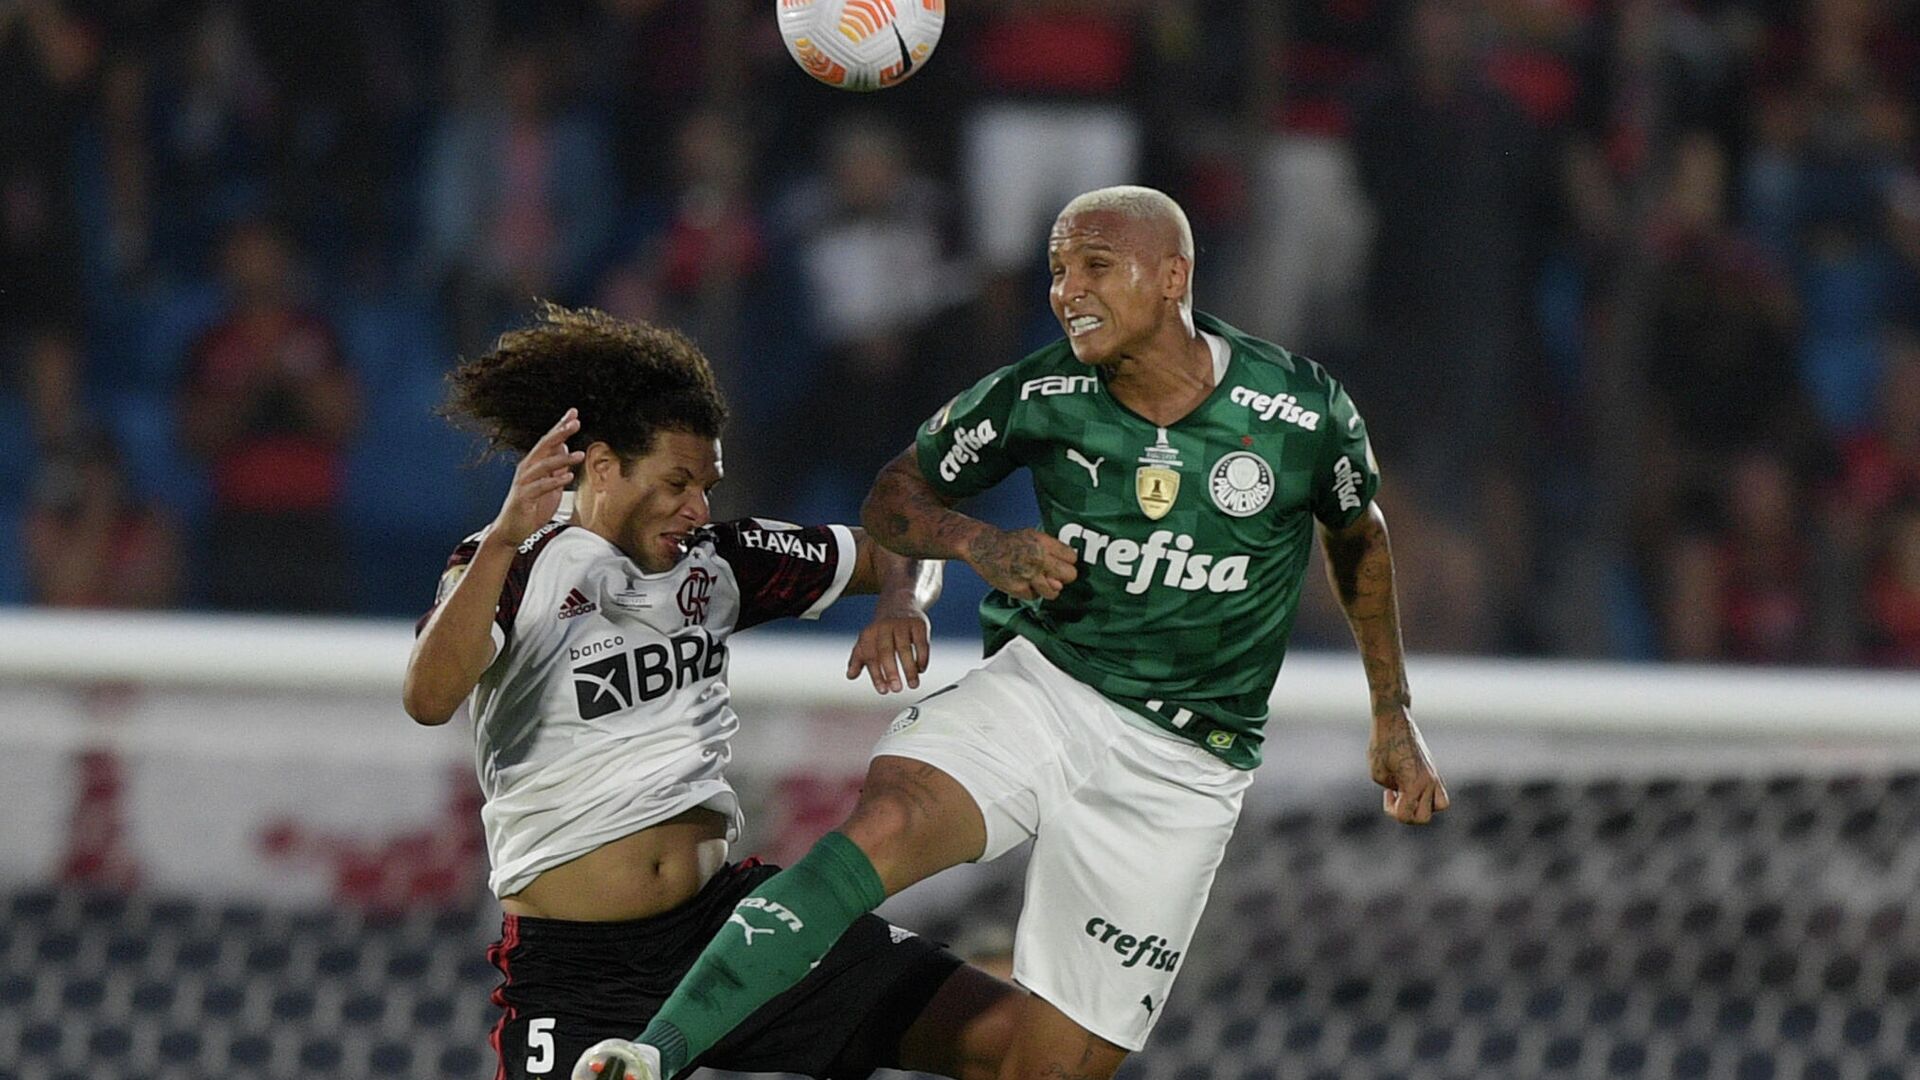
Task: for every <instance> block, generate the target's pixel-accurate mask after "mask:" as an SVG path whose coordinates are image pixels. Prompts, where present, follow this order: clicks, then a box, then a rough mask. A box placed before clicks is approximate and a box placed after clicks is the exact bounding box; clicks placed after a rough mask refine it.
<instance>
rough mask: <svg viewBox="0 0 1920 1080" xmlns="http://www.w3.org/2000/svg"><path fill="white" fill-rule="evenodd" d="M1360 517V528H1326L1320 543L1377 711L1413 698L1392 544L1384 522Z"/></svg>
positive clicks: (1379, 711) (1398, 706)
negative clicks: (1345, 532)
mask: <svg viewBox="0 0 1920 1080" xmlns="http://www.w3.org/2000/svg"><path fill="white" fill-rule="evenodd" d="M1362 522H1363V523H1364V526H1363V528H1361V529H1360V530H1359V531H1358V532H1357V533H1355V534H1352V535H1345V536H1337V535H1334V534H1331V533H1329V534H1327V536H1326V539H1325V543H1324V545H1323V548H1324V551H1325V552H1326V556H1327V576H1328V577H1329V578H1330V579H1331V581H1332V584H1333V590H1334V593H1335V595H1337V596H1338V597H1339V598H1340V606H1341V607H1343V608H1345V609H1346V612H1347V624H1348V625H1349V626H1350V627H1352V629H1353V640H1354V643H1355V644H1356V645H1358V646H1359V647H1360V659H1361V662H1362V664H1364V665H1365V668H1366V672H1367V687H1368V689H1369V690H1371V691H1372V696H1373V711H1374V712H1375V713H1376V714H1378V713H1381V712H1386V711H1388V710H1391V709H1394V708H1405V707H1406V706H1408V705H1410V704H1412V694H1411V692H1410V691H1409V689H1408V687H1407V666H1406V656H1405V650H1404V649H1403V648H1402V646H1401V641H1400V612H1399V605H1398V603H1397V601H1396V599H1395V597H1394V590H1393V548H1392V546H1391V544H1390V543H1389V542H1388V539H1387V531H1386V527H1385V526H1384V525H1382V524H1381V523H1380V522H1379V521H1378V520H1377V519H1372V518H1363V519H1362Z"/></svg>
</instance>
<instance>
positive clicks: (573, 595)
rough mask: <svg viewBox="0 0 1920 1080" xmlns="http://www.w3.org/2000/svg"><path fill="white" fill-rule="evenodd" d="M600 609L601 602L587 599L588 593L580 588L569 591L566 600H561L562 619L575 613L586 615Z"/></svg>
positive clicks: (571, 616)
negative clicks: (597, 602)
mask: <svg viewBox="0 0 1920 1080" xmlns="http://www.w3.org/2000/svg"><path fill="white" fill-rule="evenodd" d="M599 610H600V605H599V604H596V603H594V602H593V601H591V600H589V599H587V594H585V593H583V592H581V591H580V590H579V589H574V590H572V591H571V592H569V593H567V598H566V600H564V601H562V602H561V604H560V617H561V618H562V619H571V618H573V617H574V616H575V615H586V614H589V613H591V612H595V611H599Z"/></svg>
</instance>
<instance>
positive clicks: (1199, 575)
mask: <svg viewBox="0 0 1920 1080" xmlns="http://www.w3.org/2000/svg"><path fill="white" fill-rule="evenodd" d="M1060 542H1061V543H1063V544H1070V545H1071V544H1076V543H1077V544H1078V546H1079V548H1080V555H1081V558H1083V559H1085V560H1086V562H1087V565H1089V566H1099V567H1104V568H1105V569H1106V570H1107V572H1108V573H1111V574H1115V575H1117V576H1119V577H1123V578H1127V579H1129V580H1128V581H1127V591H1128V592H1130V593H1132V594H1134V595H1135V596H1138V595H1140V594H1141V593H1143V592H1146V591H1147V590H1148V589H1149V588H1151V587H1152V586H1153V584H1154V580H1153V579H1154V575H1155V574H1157V573H1159V571H1160V568H1161V566H1162V565H1165V567H1166V574H1165V575H1164V576H1163V577H1162V578H1161V579H1160V584H1162V585H1165V586H1168V587H1169V588H1174V589H1179V590H1181V591H1182V592H1210V593H1230V592H1241V591H1244V590H1245V589H1246V587H1247V566H1248V564H1249V563H1250V562H1251V560H1250V559H1249V558H1248V557H1247V556H1245V555H1228V556H1225V557H1224V558H1217V557H1215V556H1213V555H1208V554H1206V553H1204V552H1195V551H1194V550H1193V537H1191V536H1188V535H1187V534H1186V533H1173V532H1169V531H1167V530H1166V529H1155V530H1154V531H1153V533H1152V535H1150V536H1148V537H1147V542H1146V543H1144V544H1142V543H1139V542H1137V541H1133V540H1129V539H1127V538H1126V537H1124V536H1108V535H1107V534H1106V533H1103V532H1095V531H1094V530H1092V529H1089V528H1087V527H1086V526H1085V525H1081V524H1079V523H1078V522H1071V521H1070V522H1068V523H1067V524H1065V525H1062V526H1061V527H1060Z"/></svg>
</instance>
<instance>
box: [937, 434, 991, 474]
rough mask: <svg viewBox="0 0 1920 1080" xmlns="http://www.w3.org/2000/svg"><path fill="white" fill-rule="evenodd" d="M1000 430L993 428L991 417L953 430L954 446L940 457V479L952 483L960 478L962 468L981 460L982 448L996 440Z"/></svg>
mask: <svg viewBox="0 0 1920 1080" xmlns="http://www.w3.org/2000/svg"><path fill="white" fill-rule="evenodd" d="M998 434H999V432H997V431H995V430H993V419H992V418H991V417H989V418H987V419H985V420H982V421H980V422H979V423H977V424H975V425H973V426H972V427H970V428H969V427H962V428H955V429H954V430H953V447H952V449H950V450H948V451H947V453H946V456H945V457H942V458H941V459H940V479H942V480H945V481H946V482H947V483H949V484H951V483H953V482H954V481H955V480H958V479H960V470H961V469H963V468H965V467H967V466H968V465H971V464H973V463H974V462H976V461H979V460H980V450H981V448H982V447H984V446H986V445H987V444H988V443H990V442H992V441H993V440H994V437H995V436H997V435H998Z"/></svg>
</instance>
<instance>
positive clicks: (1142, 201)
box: [1060, 184, 1193, 316]
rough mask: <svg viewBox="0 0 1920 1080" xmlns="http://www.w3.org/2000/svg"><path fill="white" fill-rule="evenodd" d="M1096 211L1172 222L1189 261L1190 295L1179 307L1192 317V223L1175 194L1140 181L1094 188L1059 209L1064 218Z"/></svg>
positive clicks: (1145, 220) (1188, 294)
mask: <svg viewBox="0 0 1920 1080" xmlns="http://www.w3.org/2000/svg"><path fill="white" fill-rule="evenodd" d="M1094 210H1105V211H1108V212H1111V213H1115V214H1119V215H1120V216H1121V217H1124V218H1127V219H1129V220H1132V221H1143V222H1148V223H1155V224H1157V223H1162V222H1170V223H1172V225H1173V231H1174V232H1175V233H1176V234H1177V235H1178V236H1179V238H1180V254H1181V255H1182V256H1184V257H1185V258H1186V260H1187V295H1186V296H1185V297H1183V298H1181V300H1180V310H1181V312H1182V313H1183V314H1187V315H1188V316H1191V314H1192V312H1193V225H1192V224H1191V223H1189V222H1188V221H1187V212H1186V211H1185V210H1182V209H1180V204H1179V203H1177V202H1175V201H1173V196H1171V195H1168V194H1167V193H1166V192H1164V191H1161V190H1159V189H1157V188H1150V187H1141V186H1140V185H1138V184H1118V185H1115V186H1114V187H1103V188H1095V189H1094V190H1092V191H1089V192H1086V193H1085V194H1082V195H1076V196H1074V197H1073V200H1072V201H1071V202H1069V203H1067V205H1066V206H1065V207H1063V208H1062V209H1061V211H1060V216H1061V217H1066V216H1067V215H1068V214H1080V213H1086V212H1088V211H1094Z"/></svg>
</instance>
